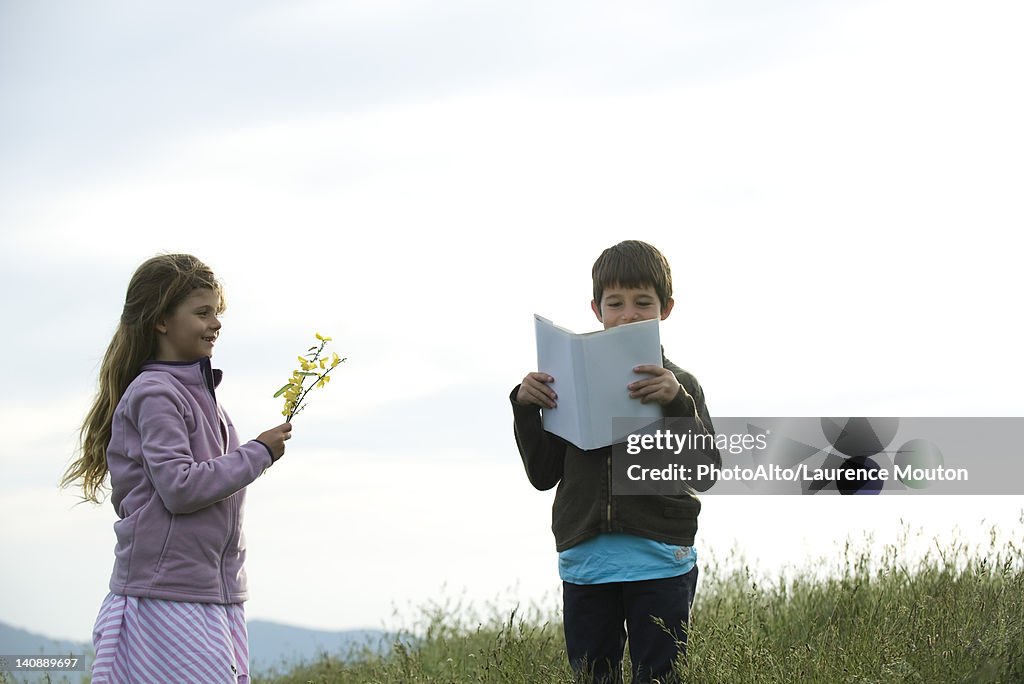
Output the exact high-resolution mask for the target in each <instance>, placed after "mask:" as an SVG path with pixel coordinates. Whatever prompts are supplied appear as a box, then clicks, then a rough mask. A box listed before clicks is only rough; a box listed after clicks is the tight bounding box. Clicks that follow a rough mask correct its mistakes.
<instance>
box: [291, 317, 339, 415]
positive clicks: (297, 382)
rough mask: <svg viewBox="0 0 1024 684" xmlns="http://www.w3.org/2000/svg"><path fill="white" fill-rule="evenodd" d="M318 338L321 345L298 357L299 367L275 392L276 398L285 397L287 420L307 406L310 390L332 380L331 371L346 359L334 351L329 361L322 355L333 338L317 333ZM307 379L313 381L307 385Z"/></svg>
mask: <svg viewBox="0 0 1024 684" xmlns="http://www.w3.org/2000/svg"><path fill="white" fill-rule="evenodd" d="M316 339H317V340H319V341H320V345H319V346H318V347H317V346H314V347H310V349H309V351H308V353H307V354H305V355H304V356H297V357H296V358H297V359H298V362H299V368H298V369H297V370H295V371H292V374H291V377H290V378H288V382H287V384H285V385H284V386H283V387H281V389H279V390H278V391H277V392H276V393H275V394H274V397H275V398H276V397H281V396H283V397H284V409H283V410H282V411H281V415H283V416H284V417H285V419H286V420H291V419H292V418H294V417H295V414H297V413H299V412H300V411H302V409H304V408H305V407H306V404H305V401H304V400H305V397H306V395H307V394H308V393H309V391H310V390H311V389H313V387H323V386H325V385H326V384H327V383H328V382H330V381H331V377H330V375H329V373H330V372H331V371H332V370H334V368H335V367H336V366H337V365H338V364H340V363H341V362H343V361H344V360H345V359H343V358H340V357H339V356H338V354H337V353H335V352H332V353H331V360H330V362H328V360H327V359H326V358H323V357H322V356H321V355H322V354H323V353H324V348H325V347H326V346H327V343H328V342H330V341H331V338H330V337H329V336H327V335H321V334H320V333H316ZM307 379H308V380H310V383H311V384H310V385H309V386H307V385H306V380H307Z"/></svg>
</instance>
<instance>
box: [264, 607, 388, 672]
mask: <svg viewBox="0 0 1024 684" xmlns="http://www.w3.org/2000/svg"><path fill="white" fill-rule="evenodd" d="M248 626H249V668H250V671H252V672H267V671H268V670H270V669H275V670H278V671H280V672H286V671H288V670H290V669H291V668H292V667H293V666H294V665H295V664H297V663H300V662H305V663H308V662H312V661H315V660H317V659H318V658H319V657H320V656H321V655H323V654H327V655H331V656H333V657H335V658H337V659H339V660H346V659H347V657H348V656H349V655H358V654H359V653H361V652H364V651H367V650H368V651H370V652H372V653H378V654H379V653H385V652H387V651H389V650H390V647H391V640H392V638H389V635H388V634H387V633H386V632H384V631H382V630H379V629H350V630H345V631H341V632H329V631H322V630H315V629H306V628H305V627H293V626H290V625H283V624H280V623H277V622H267V621H264V620H250V621H249V622H248Z"/></svg>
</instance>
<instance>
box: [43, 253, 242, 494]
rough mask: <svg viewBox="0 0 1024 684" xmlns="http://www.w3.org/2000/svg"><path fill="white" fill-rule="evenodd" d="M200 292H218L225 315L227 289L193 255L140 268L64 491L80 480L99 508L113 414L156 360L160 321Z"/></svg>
mask: <svg viewBox="0 0 1024 684" xmlns="http://www.w3.org/2000/svg"><path fill="white" fill-rule="evenodd" d="M198 288H208V289H211V290H214V291H215V292H217V294H218V295H220V309H219V310H218V311H217V313H221V312H223V310H224V305H225V304H224V292H223V287H222V286H221V284H220V282H219V281H218V280H217V278H216V277H215V276H214V275H213V271H211V270H210V269H209V268H208V267H207V266H206V264H204V263H203V262H201V261H199V259H197V258H195V257H194V256H192V255H190V254H161V255H158V256H155V257H153V258H152V259H148V260H147V261H145V262H144V263H143V264H142V265H141V266H139V267H138V269H136V271H135V274H134V275H133V276H132V279H131V281H130V282H129V283H128V293H127V294H126V295H125V301H124V309H123V310H122V311H121V320H120V323H119V324H118V326H117V332H115V333H114V337H113V339H111V340H110V345H109V346H108V347H107V352H106V354H104V355H103V362H102V363H101V364H100V372H99V390H98V391H97V392H96V398H95V400H94V401H93V404H92V408H91V409H89V413H88V414H86V417H85V421H84V422H83V423H82V428H81V431H80V432H79V438H80V442H81V455H80V456H79V458H78V459H77V460H76V461H74V462H73V463H72V464H71V465H70V466H69V467H68V469H67V471H66V472H65V473H64V477H63V479H62V480H61V487H68V486H69V485H72V484H74V483H75V482H76V481H78V480H81V481H82V493H83V498H84V499H85V500H86V501H92V502H95V503H99V501H100V498H99V496H98V495H99V493H100V491H101V489H102V487H103V481H104V480H105V479H106V477H107V445H108V444H109V443H110V431H111V421H112V420H113V417H114V409H116V408H117V404H118V402H120V401H121V396H122V395H123V394H124V393H125V390H126V389H128V385H129V384H131V381H132V380H134V379H135V377H136V376H137V375H138V374H139V372H140V371H141V369H142V364H143V363H145V362H146V361H147V360H148V359H152V358H154V357H155V356H156V353H157V333H156V325H157V322H158V321H159V320H160V319H161V318H163V317H165V316H168V315H171V314H172V313H173V312H174V309H175V308H177V306H178V305H179V304H181V303H182V302H183V301H184V300H185V299H186V298H187V297H188V296H189V294H191V293H192V291H193V290H195V289H198Z"/></svg>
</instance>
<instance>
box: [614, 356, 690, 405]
mask: <svg viewBox="0 0 1024 684" xmlns="http://www.w3.org/2000/svg"><path fill="white" fill-rule="evenodd" d="M633 371H634V372H636V373H649V374H650V375H652V376H654V377H651V378H647V379H646V380H637V381H636V382H631V383H629V384H628V385H626V388H627V389H628V390H629V396H630V397H631V398H633V399H639V400H640V402H641V403H643V404H649V403H651V402H652V401H656V402H658V403H659V404H661V405H662V406H664V405H665V404H668V403H669V402H670V401H672V400H673V399H675V398H676V395H677V394H679V387H680V385H679V381H678V380H676V376H675V373H673V372H672V371H670V370H669V369H667V368H662V367H661V366H654V365H651V364H644V365H642V366H635V367H634V368H633Z"/></svg>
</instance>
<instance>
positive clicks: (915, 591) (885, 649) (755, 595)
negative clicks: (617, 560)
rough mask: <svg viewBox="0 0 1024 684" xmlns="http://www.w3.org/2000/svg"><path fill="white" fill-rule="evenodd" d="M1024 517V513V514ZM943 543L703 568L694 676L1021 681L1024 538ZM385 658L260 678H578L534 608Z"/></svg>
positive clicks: (439, 622)
mask: <svg viewBox="0 0 1024 684" xmlns="http://www.w3.org/2000/svg"><path fill="white" fill-rule="evenodd" d="M1022 522H1024V521H1022ZM1019 534H1020V533H1019V531H1018V532H1017V535H1018V539H1017V541H1016V542H1013V541H1011V542H1009V543H1002V542H1000V543H997V542H996V537H995V533H994V532H993V536H992V544H991V548H990V549H989V550H988V552H987V553H984V554H981V555H978V554H975V555H974V556H970V557H969V556H968V552H967V550H966V547H964V546H959V547H954V548H943V549H938V548H937V549H936V551H934V552H932V553H930V554H929V555H928V556H927V557H926V558H925V559H924V560H923V561H922V562H920V563H919V564H916V565H915V567H913V568H910V567H908V566H907V564H905V563H904V562H903V561H902V560H901V557H900V551H899V549H898V548H896V547H888V548H887V550H886V552H885V553H884V554H883V556H882V557H880V558H872V557H870V556H869V555H867V554H866V553H857V552H855V551H852V550H850V548H849V547H847V553H846V557H845V559H844V565H843V567H842V568H840V569H838V572H836V573H834V574H833V575H831V576H830V577H828V578H825V579H819V578H817V577H816V576H814V575H813V574H812V573H810V572H808V573H806V574H804V575H802V576H799V577H796V578H790V579H789V580H782V579H780V580H779V581H778V582H776V583H774V584H772V585H768V586H765V585H762V584H758V583H757V582H756V581H755V580H753V579H752V573H751V572H750V571H749V569H747V568H742V569H739V570H733V571H731V572H718V571H716V569H714V568H711V567H709V568H708V569H707V570H706V571H703V573H702V575H701V583H700V586H699V588H698V592H697V604H696V605H695V607H694V618H693V622H692V624H691V629H690V649H689V658H688V662H687V663H686V664H685V665H681V667H680V672H681V674H682V676H683V681H685V682H710V683H714V682H721V683H728V684H732V683H735V682H742V683H744V684H774V683H780V684H781V683H786V684H789V683H790V682H821V683H822V684H826V683H827V684H836V683H844V684H868V683H883V682H892V683H894V684H895V683H897V682H898V683H899V684H905V683H906V682H921V683H922V684H923V683H927V684H932V683H935V682H958V683H959V682H964V683H967V682H1007V683H1010V682H1024V544H1022V543H1021V540H1020V539H1019ZM416 633H417V636H418V638H417V640H416V641H411V640H407V641H406V642H405V644H406V645H397V646H396V647H395V648H394V649H392V651H391V653H390V654H388V655H387V656H374V655H372V654H369V653H367V654H363V655H362V656H361V657H359V654H349V655H350V656H351V655H356V656H357V657H356V658H354V659H351V660H348V661H345V660H343V659H334V658H322V659H321V660H320V661H318V662H315V663H312V664H309V665H307V666H305V667H302V668H299V669H296V670H294V671H292V672H291V673H289V674H287V675H285V676H281V677H277V678H274V679H262V680H260V679H257V680H255V682H260V683H261V684H307V683H309V682H314V683H325V684H326V683H335V682H338V683H349V682H351V683H352V684H375V683H380V684H384V683H391V682H394V683H396V684H398V683H401V684H408V683H410V682H436V683H442V682H443V683H450V684H461V683H470V682H474V683H491V682H493V683H495V684H498V683H501V684H520V683H521V684H536V683H543V682H571V681H572V677H571V674H570V672H569V670H568V669H567V666H566V663H565V651H564V643H563V641H562V634H561V626H560V624H558V623H557V621H556V620H555V619H551V618H545V617H543V616H542V615H541V614H540V611H538V610H536V609H533V610H531V611H528V612H527V614H522V615H521V614H518V613H515V612H514V613H513V614H512V615H509V616H492V617H490V618H487V619H484V620H480V619H477V618H475V617H472V616H470V617H467V616H466V614H465V612H464V611H448V610H445V609H444V608H443V607H439V608H435V609H432V610H428V611H424V614H423V620H422V625H421V629H419V630H416Z"/></svg>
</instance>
